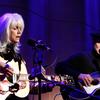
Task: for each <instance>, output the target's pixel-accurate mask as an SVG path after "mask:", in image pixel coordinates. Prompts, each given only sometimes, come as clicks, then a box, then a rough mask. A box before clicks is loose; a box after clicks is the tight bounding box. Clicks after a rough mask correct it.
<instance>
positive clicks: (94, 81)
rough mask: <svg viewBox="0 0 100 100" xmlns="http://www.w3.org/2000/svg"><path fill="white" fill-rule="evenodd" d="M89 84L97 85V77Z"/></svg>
mask: <svg viewBox="0 0 100 100" xmlns="http://www.w3.org/2000/svg"><path fill="white" fill-rule="evenodd" d="M91 84H92V85H97V84H99V81H98V80H97V79H94V80H93V81H92V83H91Z"/></svg>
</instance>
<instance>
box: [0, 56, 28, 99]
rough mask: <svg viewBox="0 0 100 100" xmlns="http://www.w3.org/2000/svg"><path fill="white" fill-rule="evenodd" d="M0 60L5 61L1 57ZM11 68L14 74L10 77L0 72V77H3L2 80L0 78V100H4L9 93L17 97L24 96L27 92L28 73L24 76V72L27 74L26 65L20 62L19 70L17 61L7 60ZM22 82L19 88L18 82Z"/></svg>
mask: <svg viewBox="0 0 100 100" xmlns="http://www.w3.org/2000/svg"><path fill="white" fill-rule="evenodd" d="M0 61H3V62H5V63H6V62H7V61H6V60H4V59H3V58H2V57H0ZM7 64H9V65H10V66H11V67H12V68H13V69H14V74H13V76H12V77H4V76H5V75H3V74H2V73H1V74H0V79H1V77H3V79H2V80H0V100H5V99H6V98H7V97H8V96H9V95H10V94H15V95H16V96H17V97H20V98H24V97H26V96H27V95H28V94H29V91H30V88H29V81H28V75H27V77H26V75H25V74H27V69H26V65H25V63H24V62H21V70H20V71H19V66H18V62H15V61H14V60H11V61H10V62H8V63H7ZM23 82H24V85H25V86H24V87H22V88H19V87H20V86H19V85H20V84H22V83H23Z"/></svg>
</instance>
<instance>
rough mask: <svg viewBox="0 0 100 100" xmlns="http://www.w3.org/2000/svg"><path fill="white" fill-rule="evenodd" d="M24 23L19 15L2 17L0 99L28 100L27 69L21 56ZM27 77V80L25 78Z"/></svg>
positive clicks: (0, 19)
mask: <svg viewBox="0 0 100 100" xmlns="http://www.w3.org/2000/svg"><path fill="white" fill-rule="evenodd" d="M23 30H24V21H23V18H22V16H21V15H20V14H18V13H6V14H4V15H3V16H1V17H0V99H1V100H11V99H14V100H28V94H29V82H28V81H25V80H27V79H26V78H27V68H26V64H25V61H24V60H23V58H22V57H21V55H20V38H21V36H22V33H23ZM25 76H26V78H25Z"/></svg>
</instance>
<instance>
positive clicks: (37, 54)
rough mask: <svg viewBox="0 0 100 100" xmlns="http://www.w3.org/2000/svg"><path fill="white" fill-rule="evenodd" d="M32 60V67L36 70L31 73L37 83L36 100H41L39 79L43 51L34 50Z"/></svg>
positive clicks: (39, 49)
mask: <svg viewBox="0 0 100 100" xmlns="http://www.w3.org/2000/svg"><path fill="white" fill-rule="evenodd" d="M34 50H35V51H34V57H33V58H34V59H33V66H34V69H36V70H35V71H34V72H35V73H33V75H34V74H35V77H37V78H38V83H39V92H38V100H41V78H42V68H41V67H42V60H43V50H42V48H34ZM37 73H38V74H37Z"/></svg>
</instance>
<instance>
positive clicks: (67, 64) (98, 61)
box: [55, 50, 100, 79]
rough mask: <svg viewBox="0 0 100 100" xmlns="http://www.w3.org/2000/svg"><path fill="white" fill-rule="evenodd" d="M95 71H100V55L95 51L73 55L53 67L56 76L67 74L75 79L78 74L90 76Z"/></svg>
mask: <svg viewBox="0 0 100 100" xmlns="http://www.w3.org/2000/svg"><path fill="white" fill-rule="evenodd" d="M95 71H100V55H98V54H97V53H96V51H95V50H92V51H91V52H90V53H87V52H83V53H78V54H76V55H73V56H71V57H69V58H68V59H67V60H65V61H62V62H58V63H57V65H56V67H55V73H56V74H61V75H64V74H67V75H70V76H73V77H74V78H75V79H77V77H78V75H79V74H80V73H84V74H90V73H92V72H95Z"/></svg>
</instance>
